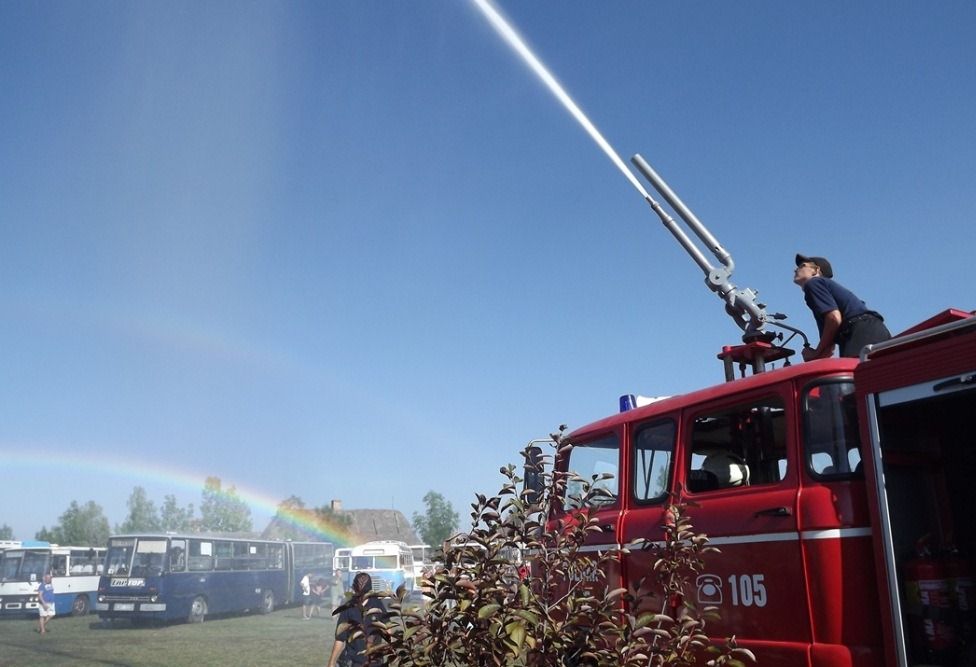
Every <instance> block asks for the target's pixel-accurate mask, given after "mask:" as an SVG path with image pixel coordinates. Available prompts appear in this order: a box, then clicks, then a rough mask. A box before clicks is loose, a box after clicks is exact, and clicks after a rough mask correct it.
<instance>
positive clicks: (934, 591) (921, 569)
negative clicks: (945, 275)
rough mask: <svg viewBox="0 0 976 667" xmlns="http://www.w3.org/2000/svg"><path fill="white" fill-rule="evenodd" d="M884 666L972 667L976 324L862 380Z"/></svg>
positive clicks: (902, 351)
mask: <svg viewBox="0 0 976 667" xmlns="http://www.w3.org/2000/svg"><path fill="white" fill-rule="evenodd" d="M854 379H855V384H856V386H857V395H858V398H859V404H860V405H859V407H860V408H861V409H862V417H863V419H862V422H863V424H864V428H863V429H862V432H863V434H864V438H865V439H866V440H867V441H868V442H869V443H870V446H869V447H867V448H866V451H865V465H864V469H865V474H866V476H867V480H868V484H867V491H868V500H869V510H870V511H871V514H872V522H873V523H874V525H876V526H878V529H879V530H878V532H879V533H880V536H879V538H878V539H876V540H875V545H876V551H875V554H876V564H877V570H878V574H877V581H878V589H879V590H878V592H879V597H880V599H881V618H882V630H883V632H884V639H885V650H886V656H887V659H886V664H889V665H897V666H899V667H905V666H906V665H918V664H926V665H953V666H955V665H976V618H974V613H976V605H974V602H976V600H974V598H976V595H974V589H973V576H972V573H973V567H974V565H976V562H974V561H976V528H974V523H973V517H974V516H976V494H974V493H973V488H974V485H976V426H974V424H976V421H974V420H976V318H972V317H970V318H968V319H966V320H962V321H959V322H956V323H952V324H947V325H944V326H940V327H937V328H936V329H933V330H931V331H922V332H919V333H916V334H914V335H910V336H904V337H903V339H902V340H899V339H897V338H896V339H893V340H891V341H889V343H885V344H882V345H878V346H876V349H875V350H873V351H872V352H870V353H869V356H868V359H867V360H866V361H865V362H863V363H862V364H861V365H860V366H859V367H858V368H857V370H856V371H855V374H854Z"/></svg>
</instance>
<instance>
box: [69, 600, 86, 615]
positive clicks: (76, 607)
mask: <svg viewBox="0 0 976 667" xmlns="http://www.w3.org/2000/svg"><path fill="white" fill-rule="evenodd" d="M90 604H91V603H90V602H89V601H88V596H87V595H79V596H78V597H76V598H75V600H74V602H72V603H71V615H72V616H85V615H86V614H87V613H88V610H89V608H90Z"/></svg>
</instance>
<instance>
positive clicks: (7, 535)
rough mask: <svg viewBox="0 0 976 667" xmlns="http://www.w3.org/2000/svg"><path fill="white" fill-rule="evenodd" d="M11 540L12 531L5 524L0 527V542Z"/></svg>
mask: <svg viewBox="0 0 976 667" xmlns="http://www.w3.org/2000/svg"><path fill="white" fill-rule="evenodd" d="M12 539H14V529H13V528H11V527H10V526H8V525H7V524H3V525H2V526H0V540H12Z"/></svg>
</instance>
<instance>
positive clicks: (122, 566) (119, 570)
mask: <svg viewBox="0 0 976 667" xmlns="http://www.w3.org/2000/svg"><path fill="white" fill-rule="evenodd" d="M135 546H136V541H135V539H132V538H130V539H122V540H109V543H108V556H106V558H105V574H129V568H130V567H131V565H132V552H133V550H134V548H135Z"/></svg>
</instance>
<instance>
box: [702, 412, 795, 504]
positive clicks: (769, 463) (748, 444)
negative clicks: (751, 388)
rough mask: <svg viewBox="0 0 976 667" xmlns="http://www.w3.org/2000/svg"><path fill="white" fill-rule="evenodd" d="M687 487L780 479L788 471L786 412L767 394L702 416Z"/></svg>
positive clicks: (707, 487)
mask: <svg viewBox="0 0 976 667" xmlns="http://www.w3.org/2000/svg"><path fill="white" fill-rule="evenodd" d="M691 442H692V447H691V451H692V456H691V461H690V462H689V471H688V472H689V474H688V490H689V491H691V492H697V491H710V490H713V489H724V488H730V487H745V486H757V485H761V484H776V483H778V482H780V481H781V480H782V479H784V478H785V477H786V469H787V466H786V413H785V411H784V409H783V403H782V401H780V400H779V399H778V398H767V399H764V400H761V401H756V402H752V403H748V404H746V405H741V406H736V407H733V408H727V409H725V410H721V411H717V412H714V413H709V414H705V415H701V416H699V417H697V418H696V419H695V421H694V424H693V425H692V431H691Z"/></svg>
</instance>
